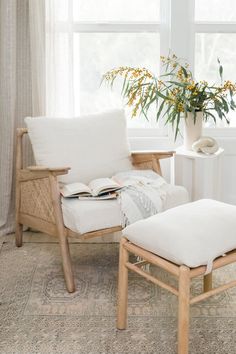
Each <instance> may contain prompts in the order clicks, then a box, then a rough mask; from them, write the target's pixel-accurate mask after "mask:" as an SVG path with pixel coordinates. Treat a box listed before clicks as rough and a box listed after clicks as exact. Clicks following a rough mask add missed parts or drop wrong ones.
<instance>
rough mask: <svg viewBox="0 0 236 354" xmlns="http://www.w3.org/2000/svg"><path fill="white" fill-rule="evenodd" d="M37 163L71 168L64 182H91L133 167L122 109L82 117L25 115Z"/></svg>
mask: <svg viewBox="0 0 236 354" xmlns="http://www.w3.org/2000/svg"><path fill="white" fill-rule="evenodd" d="M25 123H26V125H27V128H28V132H29V137H30V140H31V143H32V147H33V152H34V156H35V160H36V163H37V165H44V166H48V167H63V166H68V167H71V170H70V172H69V174H68V175H65V176H60V178H59V180H60V181H61V182H64V183H73V182H83V183H88V182H90V181H91V180H92V179H94V178H99V177H110V176H112V175H113V174H114V173H116V172H120V171H124V170H127V169H131V168H132V164H131V161H130V150H129V145H128V139H127V129H126V118H125V114H124V111H123V110H114V111H110V112H106V113H101V114H94V115H88V116H83V117H79V118H51V117H50V118H49V117H34V118H30V117H27V118H25Z"/></svg>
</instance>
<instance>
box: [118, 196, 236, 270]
mask: <svg viewBox="0 0 236 354" xmlns="http://www.w3.org/2000/svg"><path fill="white" fill-rule="evenodd" d="M123 236H125V237H127V238H128V239H129V240H130V241H131V242H132V243H134V244H136V245H138V246H140V247H142V248H144V249H145V250H147V251H150V252H152V253H155V254H157V255H158V256H160V257H162V258H165V259H167V260H169V261H171V262H173V263H176V264H179V265H181V264H184V265H186V266H188V267H190V268H194V267H198V266H201V265H207V272H210V271H211V267H212V262H213V260H214V259H215V258H217V257H219V256H221V255H223V254H224V253H226V252H228V251H231V250H232V249H234V248H236V206H234V205H229V204H225V203H221V202H217V201H215V200H211V199H202V200H198V201H196V202H193V203H188V204H184V205H181V206H178V207H175V208H173V209H169V210H167V211H164V212H163V213H160V214H157V215H154V216H152V217H150V218H148V219H145V220H140V221H138V222H136V223H134V224H132V225H129V226H127V227H126V228H125V229H124V230H123Z"/></svg>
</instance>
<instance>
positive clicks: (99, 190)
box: [60, 178, 122, 200]
mask: <svg viewBox="0 0 236 354" xmlns="http://www.w3.org/2000/svg"><path fill="white" fill-rule="evenodd" d="M121 188H122V186H121V185H120V184H118V183H117V182H115V181H114V180H113V179H111V178H97V179H94V180H93V181H91V182H90V183H89V184H88V186H87V185H86V184H84V183H79V182H78V183H70V184H66V185H64V186H63V187H62V188H61V189H60V191H61V194H62V195H63V197H65V198H75V197H77V198H79V199H83V200H85V199H93V200H94V199H115V198H116V196H117V195H116V193H115V191H117V190H119V189H121Z"/></svg>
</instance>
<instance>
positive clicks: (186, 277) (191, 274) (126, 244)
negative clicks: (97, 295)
mask: <svg viewBox="0 0 236 354" xmlns="http://www.w3.org/2000/svg"><path fill="white" fill-rule="evenodd" d="M129 254H134V255H136V256H139V257H140V258H141V259H142V261H140V262H136V263H131V262H130V261H129ZM234 262H236V249H235V250H232V251H230V252H228V253H226V254H225V255H224V256H221V257H218V258H217V259H215V261H214V262H213V267H212V270H215V269H218V268H221V267H223V266H226V265H228V264H231V263H234ZM145 264H153V265H156V266H158V267H160V268H162V269H164V270H165V271H167V272H169V273H171V274H172V275H174V276H175V277H176V278H177V280H178V288H175V287H173V286H171V285H169V284H166V283H164V282H163V281H161V280H159V279H158V278H156V277H154V276H153V275H151V274H150V273H149V272H147V271H145V270H143V269H142V266H143V265H145ZM206 269H207V267H206V266H200V267H197V268H189V267H187V266H185V265H181V266H179V265H177V264H174V263H172V262H170V261H167V260H166V259H164V258H161V257H159V256H157V255H155V254H153V253H151V252H149V251H146V250H144V249H143V248H141V247H138V246H136V245H135V244H133V243H132V242H130V241H129V240H128V239H127V238H126V237H122V239H121V242H120V257H119V281H118V308H117V328H118V329H125V328H126V326H127V303H128V271H129V270H130V271H133V272H135V273H137V274H139V275H141V276H142V277H144V278H145V279H147V280H148V281H151V282H152V283H154V284H156V285H158V286H160V287H162V288H164V289H165V290H168V291H169V292H171V293H172V294H174V295H176V296H177V297H178V302H179V305H178V354H188V353H189V314H190V305H193V304H196V303H198V302H200V301H202V300H205V299H207V298H208V297H210V296H213V295H216V294H218V293H220V292H222V291H225V290H226V289H230V288H232V287H235V286H236V280H232V281H230V282H228V283H226V284H223V285H220V286H218V287H217V288H213V287H212V272H211V273H209V274H207V275H205V273H206ZM197 276H203V293H202V294H200V295H197V296H194V297H192V298H191V296H190V283H191V280H192V279H193V278H195V277H197Z"/></svg>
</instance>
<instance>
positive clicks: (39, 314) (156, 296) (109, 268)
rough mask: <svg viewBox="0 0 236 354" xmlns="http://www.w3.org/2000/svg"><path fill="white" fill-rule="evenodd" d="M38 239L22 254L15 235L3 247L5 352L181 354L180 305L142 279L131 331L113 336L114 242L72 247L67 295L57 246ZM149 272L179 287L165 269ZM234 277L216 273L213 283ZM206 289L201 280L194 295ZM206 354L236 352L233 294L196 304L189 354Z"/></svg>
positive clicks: (133, 300) (0, 340)
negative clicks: (72, 280)
mask: <svg viewBox="0 0 236 354" xmlns="http://www.w3.org/2000/svg"><path fill="white" fill-rule="evenodd" d="M38 237H39V236H38V235H37V234H36V236H35V239H34V238H33V239H30V238H28V240H27V238H26V242H25V244H24V246H23V247H22V248H20V249H17V248H16V247H15V246H14V241H13V237H12V236H8V237H5V241H4V242H3V243H2V245H1V253H0V284H1V286H0V302H1V305H0V319H1V321H0V353H3V354H8V353H9V354H10V353H11V354H13V353H17V354H28V353H29V354H34V353H40V354H49V353H50V354H54V353H57V354H60V353H62V354H72V353H78V354H145V353H147V354H154V353H155V354H175V353H176V328H177V317H176V315H177V299H176V298H175V296H173V295H171V294H169V293H167V292H166V291H165V290H163V289H160V288H158V287H156V286H155V285H152V284H150V283H147V282H146V281H145V280H143V279H141V278H140V277H139V276H138V275H137V276H136V275H134V274H130V279H129V307H128V309H129V310H128V313H129V320H128V329H127V330H125V331H118V330H116V328H115V312H116V291H117V266H118V245H117V244H114V243H113V244H99V243H87V244H86V243H74V244H71V253H72V258H73V264H74V270H75V276H76V282H77V291H76V292H75V293H74V294H68V293H67V292H66V289H65V285H64V279H63V274H62V269H61V259H60V254H59V247H58V244H57V243H55V242H47V239H45V238H44V240H43V242H36V240H37V241H38V240H40V239H39V238H38ZM49 240H51V239H49ZM53 241H54V240H53ZM151 271H152V272H153V273H155V274H156V273H158V276H159V277H161V278H162V279H165V281H168V282H169V283H170V284H174V283H175V279H174V278H173V277H171V276H169V275H168V274H166V273H164V272H163V271H161V270H160V269H158V268H152V269H151ZM235 271H236V266H230V267H228V268H225V269H223V270H220V271H216V272H215V275H214V282H215V284H216V285H217V284H220V283H222V282H223V281H225V280H230V279H232V278H233V277H234V275H235ZM201 288H202V279H201V278H199V279H197V280H196V281H194V282H193V284H192V292H193V293H194V294H197V293H199V292H200V291H201ZM203 353H204V354H236V289H231V290H229V291H226V292H224V293H222V294H219V295H217V296H215V297H212V298H211V299H209V300H206V301H204V302H202V303H201V304H197V305H195V306H192V308H191V333H190V354H203Z"/></svg>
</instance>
